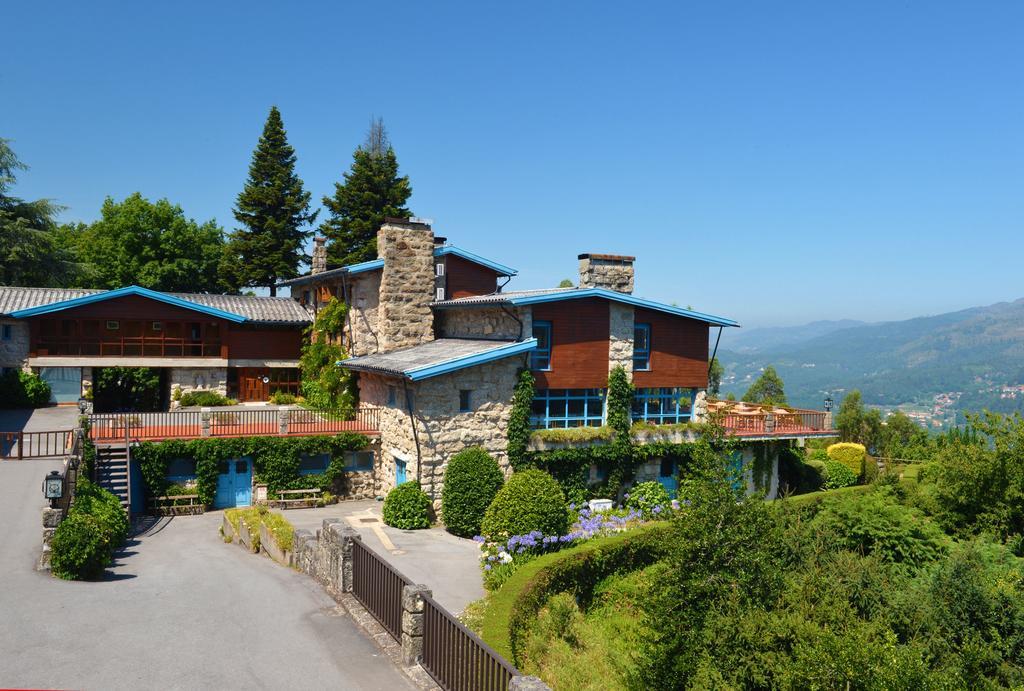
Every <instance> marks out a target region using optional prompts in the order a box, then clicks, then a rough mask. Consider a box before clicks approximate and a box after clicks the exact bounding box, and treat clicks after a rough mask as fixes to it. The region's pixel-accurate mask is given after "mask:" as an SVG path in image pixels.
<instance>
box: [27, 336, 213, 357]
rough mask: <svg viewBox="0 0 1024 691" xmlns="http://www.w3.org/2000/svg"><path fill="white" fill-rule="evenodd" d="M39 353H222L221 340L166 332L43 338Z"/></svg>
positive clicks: (105, 355)
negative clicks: (164, 334)
mask: <svg viewBox="0 0 1024 691" xmlns="http://www.w3.org/2000/svg"><path fill="white" fill-rule="evenodd" d="M33 350H34V352H35V353H37V354H39V355H47V356H51V357H52V356H55V355H58V356H59V355H65V356H77V357H85V356H96V357H218V358H219V357H221V342H220V341H201V340H193V339H188V338H175V337H164V336H124V337H118V338H97V337H86V336H80V337H75V338H53V337H47V338H40V339H39V340H37V341H36V342H35V343H34V349H33Z"/></svg>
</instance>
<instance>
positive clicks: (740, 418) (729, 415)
mask: <svg viewBox="0 0 1024 691" xmlns="http://www.w3.org/2000/svg"><path fill="white" fill-rule="evenodd" d="M712 417H713V419H714V420H716V421H717V422H718V423H719V424H720V425H721V426H722V427H723V428H724V429H725V431H726V433H727V434H734V435H737V436H771V435H793V434H815V433H820V432H829V431H831V430H830V428H829V426H828V424H827V423H828V413H824V412H820V411H817V410H798V409H794V410H792V411H790V412H786V413H768V412H760V411H752V412H736V411H727V412H722V413H716V414H714V415H713V416H712Z"/></svg>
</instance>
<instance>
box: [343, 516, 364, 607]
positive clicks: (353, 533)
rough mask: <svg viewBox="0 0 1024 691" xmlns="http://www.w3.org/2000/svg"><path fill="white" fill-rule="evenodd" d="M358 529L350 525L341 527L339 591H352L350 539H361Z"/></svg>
mask: <svg viewBox="0 0 1024 691" xmlns="http://www.w3.org/2000/svg"><path fill="white" fill-rule="evenodd" d="M362 539H363V538H362V537H360V535H359V531H358V530H356V529H355V528H352V527H350V526H345V527H344V528H342V529H341V592H343V593H351V592H352V541H353V540H359V541H362Z"/></svg>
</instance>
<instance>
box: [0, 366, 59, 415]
mask: <svg viewBox="0 0 1024 691" xmlns="http://www.w3.org/2000/svg"><path fill="white" fill-rule="evenodd" d="M49 403H50V385H49V384H47V383H46V382H45V381H43V380H42V378H41V377H40V376H39V375H38V374H35V373H33V372H25V371H23V370H13V369H11V370H8V371H7V372H5V373H4V374H3V375H2V376H0V408H42V407H43V406H45V405H48V404H49Z"/></svg>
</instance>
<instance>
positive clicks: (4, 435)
mask: <svg viewBox="0 0 1024 691" xmlns="http://www.w3.org/2000/svg"><path fill="white" fill-rule="evenodd" d="M71 434H72V432H71V430H66V429H65V430H52V431H46V432H20V431H19V432H0V458H2V459H5V460H19V461H20V460H24V459H27V458H59V457H61V456H65V455H67V453H68V451H69V449H70V446H71Z"/></svg>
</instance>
